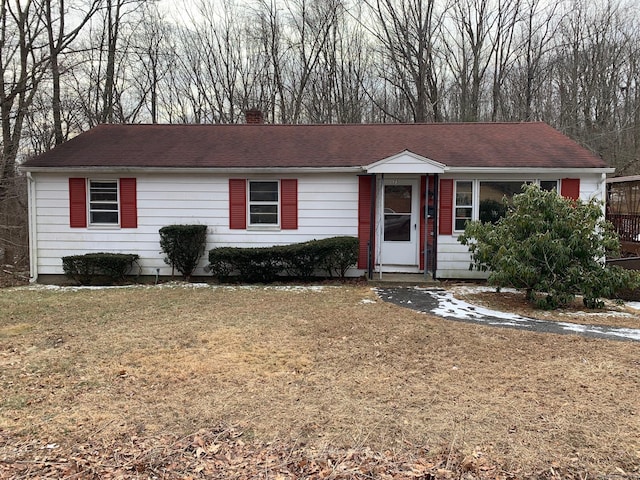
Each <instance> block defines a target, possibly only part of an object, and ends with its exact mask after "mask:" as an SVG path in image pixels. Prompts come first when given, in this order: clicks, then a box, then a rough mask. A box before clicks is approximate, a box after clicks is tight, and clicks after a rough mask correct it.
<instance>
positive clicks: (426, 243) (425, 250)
mask: <svg viewBox="0 0 640 480" xmlns="http://www.w3.org/2000/svg"><path fill="white" fill-rule="evenodd" d="M425 177H426V178H425V181H424V211H423V212H422V216H423V217H424V218H423V220H424V244H423V245H422V258H423V260H422V261H423V262H424V273H423V275H424V278H427V271H428V269H429V236H428V235H429V175H425Z"/></svg>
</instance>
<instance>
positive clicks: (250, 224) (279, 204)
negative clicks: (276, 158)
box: [247, 179, 282, 230]
mask: <svg viewBox="0 0 640 480" xmlns="http://www.w3.org/2000/svg"><path fill="white" fill-rule="evenodd" d="M256 183H275V184H276V194H277V199H276V200H275V201H273V200H268V201H267V200H264V201H260V200H251V185H252V184H256ZM254 205H255V206H261V205H264V206H270V205H275V207H276V221H275V223H254V222H252V212H251V207H252V206H254ZM281 213H282V189H281V185H280V179H277V180H272V179H247V228H248V229H253V230H269V229H280V225H281V220H280V216H281Z"/></svg>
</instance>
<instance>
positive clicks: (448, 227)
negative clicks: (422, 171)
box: [439, 179, 453, 235]
mask: <svg viewBox="0 0 640 480" xmlns="http://www.w3.org/2000/svg"><path fill="white" fill-rule="evenodd" d="M439 202H440V215H439V222H440V228H439V232H440V235H451V234H452V233H453V180H452V179H445V180H440V200H439Z"/></svg>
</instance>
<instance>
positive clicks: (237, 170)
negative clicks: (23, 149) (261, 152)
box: [23, 166, 363, 174]
mask: <svg viewBox="0 0 640 480" xmlns="http://www.w3.org/2000/svg"><path fill="white" fill-rule="evenodd" d="M23 170H24V171H26V172H36V173H38V172H39V173H87V172H97V173H213V174H229V173H232V174H246V173H279V174H280V173H360V172H362V171H363V168H362V167H231V168H227V167H194V168H187V167H166V168H165V167H127V166H123V167H117V166H109V167H31V168H29V167H27V168H23Z"/></svg>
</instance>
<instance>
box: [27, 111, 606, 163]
mask: <svg viewBox="0 0 640 480" xmlns="http://www.w3.org/2000/svg"><path fill="white" fill-rule="evenodd" d="M405 150H409V151H411V152H413V153H415V154H418V155H421V156H423V157H426V158H429V159H431V160H435V161H437V162H440V163H443V164H445V165H447V166H450V167H511V168H518V167H539V168H604V167H607V165H606V163H605V162H604V161H603V160H602V159H600V158H598V157H597V156H595V155H594V154H592V153H591V152H589V151H588V150H587V149H585V148H583V147H581V146H579V145H578V144H577V143H576V142H574V141H573V140H571V139H569V138H568V137H566V136H565V135H563V134H561V133H560V132H558V131H557V130H555V129H553V128H551V127H550V126H548V125H546V124H544V123H437V124H435V123H434V124H377V125H361V124H348V125H265V124H261V125H100V126H97V127H95V128H93V129H92V130H90V131H88V132H85V133H82V134H81V135H78V136H77V137H75V138H73V139H71V140H69V141H68V142H66V143H64V144H62V145H60V146H58V147H56V148H55V149H53V150H51V151H50V152H47V153H45V154H43V155H40V156H39V157H36V158H33V159H31V160H29V161H27V162H26V163H25V164H24V168H25V169H27V170H29V169H31V168H36V167H181V168H197V167H210V168H255V167H357V166H363V165H369V164H371V163H374V162H376V161H379V160H382V159H385V158H388V157H390V156H393V155H395V154H397V153H400V152H403V151H405Z"/></svg>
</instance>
